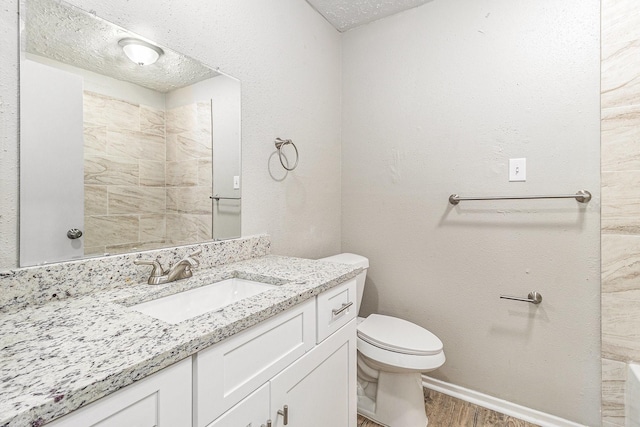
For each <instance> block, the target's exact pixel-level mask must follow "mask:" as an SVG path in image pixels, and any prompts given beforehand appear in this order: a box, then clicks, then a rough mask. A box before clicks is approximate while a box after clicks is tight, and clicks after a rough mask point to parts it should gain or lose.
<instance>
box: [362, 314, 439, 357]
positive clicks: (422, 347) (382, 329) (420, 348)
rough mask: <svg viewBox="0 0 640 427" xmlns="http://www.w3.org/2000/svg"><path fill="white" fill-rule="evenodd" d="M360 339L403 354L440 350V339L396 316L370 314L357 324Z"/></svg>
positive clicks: (436, 351)
mask: <svg viewBox="0 0 640 427" xmlns="http://www.w3.org/2000/svg"><path fill="white" fill-rule="evenodd" d="M358 336H359V337H360V339H362V340H364V341H366V342H368V343H369V344H371V345H374V346H376V347H379V348H382V349H385V350H390V351H394V352H396V353H403V354H415V355H419V356H428V355H433V354H438V353H440V352H441V351H442V341H440V339H439V338H438V337H437V336H435V335H434V334H432V333H431V332H429V331H427V330H426V329H424V328H422V327H420V326H418V325H416V324H415V323H411V322H408V321H406V320H402V319H398V318H397V317H391V316H383V315H381V314H372V315H370V316H369V317H367V318H366V319H365V320H364V321H363V322H362V323H360V324H358Z"/></svg>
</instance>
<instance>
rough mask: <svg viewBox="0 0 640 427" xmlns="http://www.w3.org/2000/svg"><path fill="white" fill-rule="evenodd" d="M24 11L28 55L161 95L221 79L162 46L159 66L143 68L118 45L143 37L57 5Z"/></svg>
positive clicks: (38, 3) (50, 1)
mask: <svg viewBox="0 0 640 427" xmlns="http://www.w3.org/2000/svg"><path fill="white" fill-rule="evenodd" d="M25 7H26V10H24V11H23V13H22V19H23V20H24V25H25V27H24V28H25V32H24V33H23V34H24V36H25V38H24V39H23V46H24V48H25V50H26V51H27V52H28V53H32V54H34V55H40V56H44V57H47V58H50V59H53V60H55V61H59V62H63V63H66V64H69V65H72V66H74V67H79V68H83V69H85V70H89V71H93V72H95V73H99V74H102V75H105V76H109V77H113V78H115V79H118V80H124V81H127V82H131V83H134V84H137V85H140V86H144V87H146V88H149V89H152V90H156V91H158V92H163V93H165V92H170V91H172V90H174V89H177V88H181V87H184V86H189V85H192V84H194V83H197V82H199V81H201V80H205V79H208V78H211V77H215V76H217V75H218V73H217V72H216V71H215V70H212V69H211V68H209V67H207V66H205V65H203V64H201V63H200V62H198V61H195V60H194V59H192V58H189V57H187V56H184V55H182V54H180V53H178V52H176V51H173V50H170V49H167V48H164V47H163V48H162V49H163V50H164V55H162V56H161V57H160V59H159V60H158V62H156V63H155V64H152V65H147V66H144V67H141V66H139V65H136V64H134V63H133V62H131V61H130V60H129V59H128V58H127V57H126V56H125V54H124V52H123V51H122V48H121V47H120V46H118V41H119V40H121V39H123V38H125V37H134V38H139V39H142V40H145V39H143V38H142V37H139V36H137V35H136V34H133V33H131V32H129V31H127V30H125V29H123V28H121V27H118V26H117V25H114V24H111V23H110V22H107V21H105V20H103V19H100V18H97V17H95V16H93V15H91V14H89V13H86V12H84V11H82V10H80V9H78V8H76V7H74V6H71V5H68V4H66V3H64V2H60V1H59V0H28V1H27V2H26V6H25ZM145 41H147V42H149V40H145ZM151 43H153V42H151Z"/></svg>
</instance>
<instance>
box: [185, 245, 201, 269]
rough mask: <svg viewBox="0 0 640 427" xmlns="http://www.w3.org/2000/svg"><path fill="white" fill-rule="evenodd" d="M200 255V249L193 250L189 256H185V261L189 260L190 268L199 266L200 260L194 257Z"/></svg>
mask: <svg viewBox="0 0 640 427" xmlns="http://www.w3.org/2000/svg"><path fill="white" fill-rule="evenodd" d="M201 253H202V249H198V250H195V251H193V252H191V253H190V254H189V255H187V256H186V257H185V259H187V260H189V262H190V263H191V266H192V267H198V266H199V265H200V260H199V259H197V258H194V257H195V256H198V255H200V254H201Z"/></svg>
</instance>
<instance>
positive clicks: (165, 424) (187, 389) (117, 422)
mask: <svg viewBox="0 0 640 427" xmlns="http://www.w3.org/2000/svg"><path fill="white" fill-rule="evenodd" d="M191 378H192V375H191V358H188V359H185V360H183V361H181V362H178V363H176V364H175V365H173V366H170V367H168V368H165V369H163V370H162V371H160V372H156V373H155V374H153V375H151V376H149V377H147V378H145V379H142V380H140V381H138V382H136V383H133V384H132V385H130V386H127V387H125V388H123V389H121V390H118V391H116V392H115V393H113V394H111V395H109V396H107V397H104V398H102V399H100V400H98V401H96V402H94V403H92V404H90V405H88V406H86V407H84V408H81V409H78V410H77V411H75V412H72V413H71V414H69V415H66V416H64V417H62V418H60V419H59V420H56V421H54V422H52V423H50V424H47V426H50V427H123V426H127V427H178V426H180V427H182V426H190V425H191V384H192V382H191Z"/></svg>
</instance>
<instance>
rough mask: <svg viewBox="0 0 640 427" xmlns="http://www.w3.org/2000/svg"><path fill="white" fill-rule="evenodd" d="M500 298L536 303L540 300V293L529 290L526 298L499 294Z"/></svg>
mask: <svg viewBox="0 0 640 427" xmlns="http://www.w3.org/2000/svg"><path fill="white" fill-rule="evenodd" d="M500 299H510V300H514V301H523V302H530V303H531V304H536V305H538V304H540V303H541V302H542V295H541V294H540V293H539V292H536V291H531V292H529V295H527V298H520V297H512V296H509V295H500Z"/></svg>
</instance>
